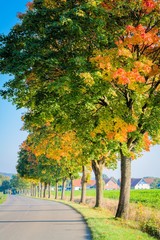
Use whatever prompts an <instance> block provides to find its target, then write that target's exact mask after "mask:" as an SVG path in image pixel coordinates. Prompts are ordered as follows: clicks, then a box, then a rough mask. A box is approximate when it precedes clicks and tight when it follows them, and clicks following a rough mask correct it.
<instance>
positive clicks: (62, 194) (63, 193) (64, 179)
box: [61, 178, 66, 200]
mask: <svg viewBox="0 0 160 240" xmlns="http://www.w3.org/2000/svg"><path fill="white" fill-rule="evenodd" d="M65 188H66V178H63V183H62V192H61V200H64V198H65Z"/></svg>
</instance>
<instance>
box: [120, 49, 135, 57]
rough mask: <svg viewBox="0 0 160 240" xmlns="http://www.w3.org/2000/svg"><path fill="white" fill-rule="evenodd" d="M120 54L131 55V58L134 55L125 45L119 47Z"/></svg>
mask: <svg viewBox="0 0 160 240" xmlns="http://www.w3.org/2000/svg"><path fill="white" fill-rule="evenodd" d="M118 56H124V57H129V58H132V57H133V56H132V53H131V51H130V50H129V49H127V48H124V47H120V48H119V49H118Z"/></svg>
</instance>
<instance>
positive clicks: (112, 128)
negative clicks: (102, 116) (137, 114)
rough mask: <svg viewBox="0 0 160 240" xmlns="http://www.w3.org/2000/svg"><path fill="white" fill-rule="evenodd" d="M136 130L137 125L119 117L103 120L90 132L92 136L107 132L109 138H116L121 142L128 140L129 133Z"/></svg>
mask: <svg viewBox="0 0 160 240" xmlns="http://www.w3.org/2000/svg"><path fill="white" fill-rule="evenodd" d="M134 131H136V126H135V125H133V124H128V123H126V122H125V121H124V120H122V119H121V118H119V117H116V118H112V119H107V120H102V121H100V123H99V125H98V126H97V127H96V128H95V129H94V130H93V131H92V132H91V133H90V136H91V137H92V138H95V137H96V135H97V134H104V133H105V134H106V138H107V139H108V140H116V141H119V142H121V143H123V142H126V141H127V137H128V133H131V132H134Z"/></svg>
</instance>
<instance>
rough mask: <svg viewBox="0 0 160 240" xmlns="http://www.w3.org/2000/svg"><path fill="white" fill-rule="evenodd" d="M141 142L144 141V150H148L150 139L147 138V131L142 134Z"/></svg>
mask: <svg viewBox="0 0 160 240" xmlns="http://www.w3.org/2000/svg"><path fill="white" fill-rule="evenodd" d="M143 142H144V149H145V150H146V151H149V150H150V145H151V144H152V141H151V140H150V139H149V136H148V132H146V133H145V134H144V135H143Z"/></svg>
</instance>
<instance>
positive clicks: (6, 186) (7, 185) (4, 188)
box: [0, 180, 11, 194]
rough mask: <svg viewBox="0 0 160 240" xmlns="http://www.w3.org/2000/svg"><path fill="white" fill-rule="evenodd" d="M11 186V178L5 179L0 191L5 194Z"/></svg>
mask: <svg viewBox="0 0 160 240" xmlns="http://www.w3.org/2000/svg"><path fill="white" fill-rule="evenodd" d="M10 188H11V186H10V181H9V180H3V182H2V184H1V186H0V191H1V192H3V193H4V194H5V193H7V191H8V190H9V189H10Z"/></svg>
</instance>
